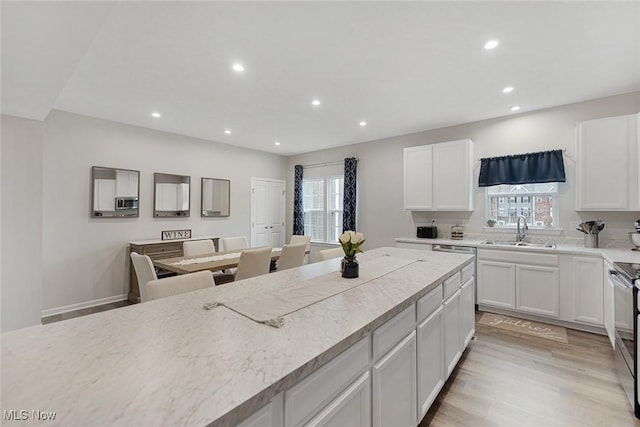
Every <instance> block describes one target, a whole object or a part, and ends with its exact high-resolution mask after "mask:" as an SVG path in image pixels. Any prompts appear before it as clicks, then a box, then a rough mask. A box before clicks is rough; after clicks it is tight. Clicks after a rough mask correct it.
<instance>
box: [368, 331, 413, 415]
mask: <svg viewBox="0 0 640 427" xmlns="http://www.w3.org/2000/svg"><path fill="white" fill-rule="evenodd" d="M372 377H373V393H372V397H373V399H372V400H373V403H372V404H373V426H374V427H387V426H397V427H415V425H416V404H417V396H416V379H417V374H416V333H415V331H413V332H411V333H410V334H409V335H408V336H407V337H406V338H405V339H404V340H402V341H401V342H400V343H399V344H398V345H396V346H395V347H394V348H393V349H391V351H389V352H388V353H387V354H386V355H385V356H384V357H383V358H382V359H380V360H379V361H378V362H377V363H375V364H374V365H373V368H372Z"/></svg>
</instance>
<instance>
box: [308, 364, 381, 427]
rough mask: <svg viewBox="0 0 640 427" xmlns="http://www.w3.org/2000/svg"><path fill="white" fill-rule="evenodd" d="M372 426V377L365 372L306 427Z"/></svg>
mask: <svg viewBox="0 0 640 427" xmlns="http://www.w3.org/2000/svg"><path fill="white" fill-rule="evenodd" d="M369 426H371V377H370V375H369V372H365V373H364V374H362V376H360V378H358V379H357V380H356V381H355V382H354V383H353V384H351V386H349V388H347V389H346V390H345V391H344V392H343V393H342V394H340V396H338V397H337V398H335V399H334V400H333V401H332V402H331V403H329V404H328V405H327V406H326V407H325V408H324V409H323V410H322V412H320V413H319V414H318V415H317V416H316V417H314V418H313V419H312V420H311V421H309V423H308V424H306V427H369Z"/></svg>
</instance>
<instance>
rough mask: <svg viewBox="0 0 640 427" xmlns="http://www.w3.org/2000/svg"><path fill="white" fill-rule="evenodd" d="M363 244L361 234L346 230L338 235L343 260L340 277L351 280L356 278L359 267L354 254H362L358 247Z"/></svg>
mask: <svg viewBox="0 0 640 427" xmlns="http://www.w3.org/2000/svg"><path fill="white" fill-rule="evenodd" d="M363 243H364V236H363V235H362V233H356V232H355V231H351V230H347V231H345V232H344V233H342V234H341V235H340V245H342V250H343V251H344V259H343V260H342V268H341V271H342V277H346V278H348V279H352V278H355V277H358V275H359V268H358V267H359V266H358V261H357V260H356V253H358V252H362V249H360V246H362V244H363Z"/></svg>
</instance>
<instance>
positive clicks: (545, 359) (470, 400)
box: [419, 313, 640, 427]
mask: <svg viewBox="0 0 640 427" xmlns="http://www.w3.org/2000/svg"><path fill="white" fill-rule="evenodd" d="M481 315H482V313H477V315H476V321H477V320H478V319H479V318H480V316H481ZM567 335H568V340H569V343H568V344H564V343H560V342H556V341H552V340H548V339H544V338H537V337H531V336H525V335H520V334H518V333H515V332H510V331H505V330H500V329H497V328H492V327H489V326H484V325H480V324H478V323H476V339H475V340H474V341H473V344H472V347H471V349H470V351H467V352H465V355H464V356H463V358H462V360H461V361H460V363H459V365H458V368H457V369H456V370H455V371H454V373H453V374H452V376H451V378H450V379H449V381H448V382H447V384H446V385H445V387H444V389H443V390H442V391H441V392H440V395H439V396H438V398H437V399H436V401H435V402H434V404H433V405H432V407H431V409H430V410H429V412H428V413H427V415H426V416H425V418H424V419H423V420H422V423H420V425H419V427H426V426H434V427H458V426H459V427H471V426H473V427H484V426H491V427H494V426H505V427H507V426H508V427H515V426H517V427H528V426H532V427H534V426H535V427H556V426H557V427H573V426H575V427H586V426H611V427H614V426H615V427H618V426H620V427H623V426H640V422H639V421H638V420H637V419H636V418H635V417H634V416H633V414H632V410H631V406H630V405H629V403H628V401H627V397H626V395H625V394H624V391H623V390H622V387H621V386H620V385H619V383H618V378H617V376H616V371H615V359H614V353H613V350H612V349H611V345H610V344H609V341H608V339H607V338H606V337H604V336H600V335H594V334H590V333H586V332H579V331H574V330H570V329H567Z"/></svg>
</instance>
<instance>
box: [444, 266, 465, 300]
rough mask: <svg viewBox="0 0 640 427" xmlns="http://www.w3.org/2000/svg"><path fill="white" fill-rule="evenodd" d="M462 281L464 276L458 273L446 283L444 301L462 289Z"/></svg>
mask: <svg viewBox="0 0 640 427" xmlns="http://www.w3.org/2000/svg"><path fill="white" fill-rule="evenodd" d="M461 279H462V275H461V274H460V272H459V271H458V272H457V273H456V274H454V275H453V276H451V277H449V278H448V279H447V280H445V281H444V284H443V289H444V299H447V297H448V296H449V295H452V294H453V293H454V292H455V291H456V290H457V289H458V288H460V285H462V280H461Z"/></svg>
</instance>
